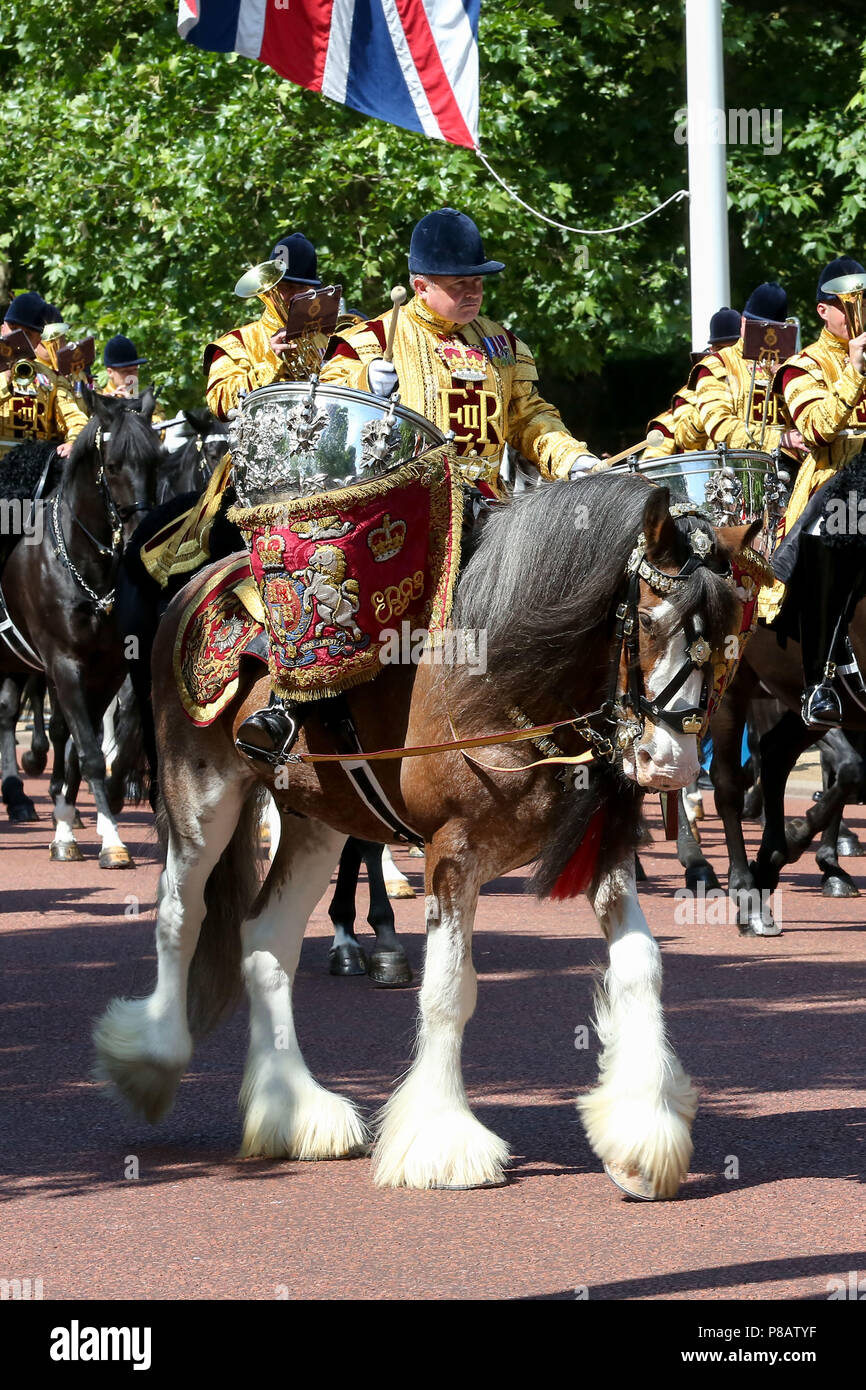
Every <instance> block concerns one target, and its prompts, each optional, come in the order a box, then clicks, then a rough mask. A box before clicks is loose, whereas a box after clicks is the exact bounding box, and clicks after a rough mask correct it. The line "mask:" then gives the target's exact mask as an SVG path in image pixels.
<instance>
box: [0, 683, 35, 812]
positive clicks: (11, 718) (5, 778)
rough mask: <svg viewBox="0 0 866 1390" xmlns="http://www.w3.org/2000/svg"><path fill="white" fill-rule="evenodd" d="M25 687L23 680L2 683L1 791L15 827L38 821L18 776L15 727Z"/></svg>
mask: <svg viewBox="0 0 866 1390" xmlns="http://www.w3.org/2000/svg"><path fill="white" fill-rule="evenodd" d="M23 684H24V682H23V679H22V678H21V677H20V676H5V677H4V678H3V679H2V680H0V790H2V796H3V801H4V804H5V806H6V814H7V816H8V817H9V819H10V820H11V821H14V822H16V823H18V822H23V821H31V820H38V819H39V817H38V815H37V814H36V807H35V806H34V805H33V802H32V801H31V800H30V797H29V796H28V795H27V793H26V792H25V790H24V783H23V782H22V780H21V776H20V774H19V772H18V749H17V746H16V742H15V726H16V725H17V723H18V714H19V711H20V708H21V690H22V687H23Z"/></svg>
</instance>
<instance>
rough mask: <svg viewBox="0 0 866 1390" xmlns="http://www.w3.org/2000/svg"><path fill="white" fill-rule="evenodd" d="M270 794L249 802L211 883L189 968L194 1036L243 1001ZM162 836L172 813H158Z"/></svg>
mask: <svg viewBox="0 0 866 1390" xmlns="http://www.w3.org/2000/svg"><path fill="white" fill-rule="evenodd" d="M264 797H265V792H264V789H263V788H260V789H259V790H258V791H257V792H256V793H254V794H253V795H252V796H250V798H249V799H248V800H247V801H246V803H245V804H244V807H243V810H242V811H241V814H240V818H239V820H238V823H237V825H236V826H235V830H234V833H233V835H232V838H231V840H230V841H229V843H228V845H227V847H226V849H225V850H224V851H223V853H222V855H221V856H220V858H219V860H218V861H217V863H216V865H215V866H214V868H213V870H212V871H211V875H210V878H209V879H208V881H207V885H206V887H205V892H204V901H205V915H204V921H203V922H202V926H201V932H200V933H199V938H198V945H197V946H196V949H195V954H194V955H193V958H192V962H191V963H190V970H189V984H188V987H187V1013H188V1016H189V1026H190V1031H191V1032H192V1034H193V1037H195V1038H200V1037H203V1036H204V1035H205V1034H206V1033H209V1032H210V1031H211V1029H213V1028H215V1027H216V1025H217V1023H219V1021H220V1019H222V1018H223V1017H224V1016H225V1015H226V1014H228V1013H230V1012H231V1011H232V1010H233V1009H234V1008H236V1006H237V1004H238V1003H239V1001H240V997H241V993H242V979H241V934H240V928H241V924H242V922H243V921H244V919H245V918H246V917H247V916H248V914H249V911H250V907H251V906H252V903H253V901H254V899H255V897H256V893H257V892H258V889H259V884H260V879H261V874H260V870H259V827H260V822H261V814H262V807H263V805H264ZM157 829H158V831H159V837H160V840H161V841H162V842H163V844H165V841H166V838H167V833H166V832H167V817H166V813H165V811H164V810H163V809H162V806H161V805H160V809H159V811H158V812H157Z"/></svg>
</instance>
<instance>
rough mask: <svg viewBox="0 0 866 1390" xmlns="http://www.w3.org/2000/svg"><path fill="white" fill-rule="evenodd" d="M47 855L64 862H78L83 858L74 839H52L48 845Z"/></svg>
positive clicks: (79, 847)
mask: <svg viewBox="0 0 866 1390" xmlns="http://www.w3.org/2000/svg"><path fill="white" fill-rule="evenodd" d="M48 857H49V859H57V860H59V861H60V862H61V863H64V864H72V863H76V864H79V863H81V861H82V860H83V859H84V855H83V854H82V853H81V846H80V845H79V844H77V843H76V842H75V840H52V841H51V844H50V845H49V846H48Z"/></svg>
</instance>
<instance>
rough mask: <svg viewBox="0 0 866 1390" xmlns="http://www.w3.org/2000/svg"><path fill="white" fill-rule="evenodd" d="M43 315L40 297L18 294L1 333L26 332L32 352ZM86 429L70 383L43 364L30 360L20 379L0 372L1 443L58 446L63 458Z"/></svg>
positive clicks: (36, 345)
mask: <svg viewBox="0 0 866 1390" xmlns="http://www.w3.org/2000/svg"><path fill="white" fill-rule="evenodd" d="M47 311H48V305H47V304H46V303H45V300H44V299H43V298H42V296H41V295H38V294H33V293H30V292H28V293H27V294H19V295H17V296H16V297H15V299H13V301H12V303H11V304H10V305H9V308H8V309H7V311H6V317H5V319H4V320H3V324H2V326H0V334H2V336H3V337H4V338H8V337H9V336H10V334H12V333H14V332H16V331H20V332H22V333H24V335H25V336H26V338H27V340H28V342H29V343H30V346H31V348H32V349H33V351H34V352H35V351H36V349H37V348H38V346H39V344H40V342H41V340H42V330H43V328H44V327H45V322H46V318H45V316H46V313H47ZM25 360H27V359H25ZM16 365H17V364H16ZM86 424H87V416H86V415H85V414H84V412H83V411H82V409H81V407H80V406H79V404H78V401H77V399H76V397H75V394H74V392H73V391H72V389H71V387H70V386H69V383H68V382H67V381H66V380H65V379H64V378H63V377H62V376H58V374H57V372H55V371H53V370H52V369H51V367H49V366H48V365H47V364H46V363H45V362H42V361H34V362H33V363H32V364H30V363H29V361H28V365H27V366H26V367H25V368H24V370H23V372H21V373H20V374H13V371H12V370H7V371H0V444H3V445H6V446H8V445H11V444H23V443H24V442H25V441H26V440H40V441H46V442H54V441H59V442H58V444H57V453H58V454H59V455H60V456H61V457H62V458H65V457H66V456H67V455H68V454H69V453H70V451H71V449H72V445H73V443H74V441H75V440H76V439H77V438H78V436H79V434H80V433H81V431H82V430H83V429H84V426H85V425H86Z"/></svg>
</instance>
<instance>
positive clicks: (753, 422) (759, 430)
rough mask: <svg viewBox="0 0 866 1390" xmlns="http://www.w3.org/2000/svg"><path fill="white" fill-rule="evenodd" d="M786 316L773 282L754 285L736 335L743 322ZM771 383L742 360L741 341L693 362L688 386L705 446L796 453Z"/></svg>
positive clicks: (768, 375) (765, 372)
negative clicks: (778, 448)
mask: <svg viewBox="0 0 866 1390" xmlns="http://www.w3.org/2000/svg"><path fill="white" fill-rule="evenodd" d="M787 314H788V296H787V294H786V293H785V291H784V290H783V288H782V286H781V285H779V284H777V283H776V282H775V281H770V282H769V283H766V284H763V285H759V286H758V288H757V289H756V290H754V291H753V292H752V294H751V295H750V296H749V298H748V300H747V301H746V306H745V308H744V309H743V315H742V332H745V320H746V319H769V320H773V321H776V322H783V321H784V320H785V319H786V318H787ZM772 381H773V377H772V372H771V371H770V369H769V368H768V367H767V366H766V365H765V364H764V363H762V362H751V361H749V360H748V359H746V358H745V357H744V356H743V339H742V336H740V337H739V338H738V339H737V341H736V342H734V343H731V344H730V345H729V346H728V347H723V348H721V349H719V350H718V351H715V352H711V353H709V354H708V355H707V356H706V357H703V358H702V359H701V361H700V362H698V363H697V365H696V366H695V367H694V368H693V369H692V373H691V375H690V377H689V386H690V387H691V388H692V389H693V390H694V392H695V400H696V404H697V408H698V411H699V413H700V418H701V423H702V424H703V427H704V430H705V431H706V435H707V438H708V440H709V441H710V445H711V446H712V445H714V444H727V446H728V447H729V448H730V449H763V450H766V451H767V452H770V451H771V450H773V449H775V448H776V447H777V446H781V447H782V449H784V450H785V451H786V452H788V453H793V452H796V451H797V449H798V448H799V447H800V445H801V443H802V441H801V440H800V439H799V436H798V435H797V434H796V431H793V430H792V429H791V424H790V420H789V419H788V418H787V412H786V410H785V405H784V401H781V400H780V399H779V397H778V396H777V395H776V394H774V392H773V389H772ZM753 383H754V385H753ZM768 392H769V398H768Z"/></svg>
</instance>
